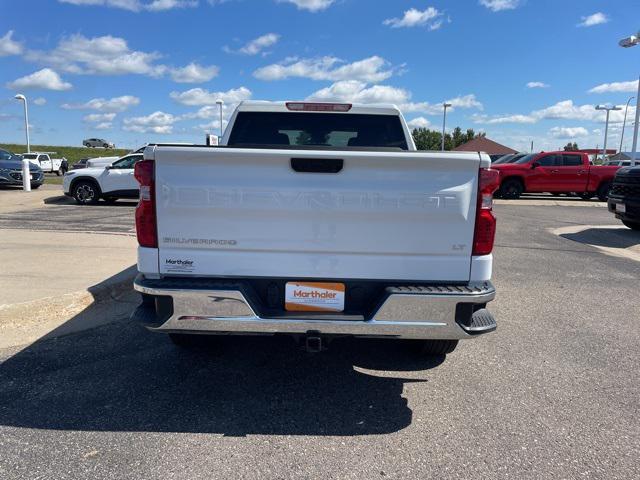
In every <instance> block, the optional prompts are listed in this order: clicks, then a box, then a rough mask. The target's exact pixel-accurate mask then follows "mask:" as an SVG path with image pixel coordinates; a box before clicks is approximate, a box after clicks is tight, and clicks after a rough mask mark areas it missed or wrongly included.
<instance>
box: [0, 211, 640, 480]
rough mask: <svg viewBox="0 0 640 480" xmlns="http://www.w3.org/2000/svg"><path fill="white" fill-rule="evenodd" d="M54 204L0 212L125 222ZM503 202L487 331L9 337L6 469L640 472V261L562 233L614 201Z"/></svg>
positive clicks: (1, 399)
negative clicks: (441, 347) (311, 348)
mask: <svg viewBox="0 0 640 480" xmlns="http://www.w3.org/2000/svg"><path fill="white" fill-rule="evenodd" d="M544 200H545V199H542V201H544ZM49 207H50V208H48V211H49V212H51V216H50V217H47V218H44V216H43V215H42V214H41V213H39V211H38V210H36V209H33V210H27V211H25V212H21V213H23V214H24V215H22V220H21V219H20V217H19V216H17V215H15V214H10V213H5V214H1V215H0V228H23V229H37V230H47V229H52V230H53V229H57V228H60V221H61V220H64V222H62V223H64V228H65V229H68V230H70V231H105V232H113V233H127V232H129V233H130V232H131V229H132V222H133V204H132V203H128V204H126V203H122V204H117V205H115V206H106V205H99V206H95V207H83V208H78V207H75V206H73V205H69V204H67V203H65V202H63V201H60V203H59V204H51V205H49ZM496 214H497V216H498V219H499V229H498V238H497V247H496V250H495V256H496V261H495V273H494V283H495V284H496V286H497V288H498V297H497V299H496V301H495V302H493V304H492V305H491V309H492V311H493V313H494V314H495V315H496V317H497V319H498V331H497V332H496V333H493V334H491V335H488V336H485V337H482V338H480V339H477V340H474V341H469V342H465V343H461V345H460V346H459V347H458V349H457V350H456V351H455V352H454V353H453V354H451V355H449V356H447V358H446V359H445V358H434V359H429V360H425V359H417V358H416V357H414V356H412V355H410V354H408V353H407V352H406V351H405V350H404V349H403V348H402V346H401V345H399V344H398V343H395V342H385V341H372V340H357V341H356V340H343V341H339V342H338V341H337V342H335V343H334V344H333V345H332V348H331V349H330V350H329V351H327V352H323V353H322V354H317V355H309V354H306V353H304V352H302V351H299V350H297V349H296V348H295V346H294V345H293V344H292V342H291V341H289V340H288V339H286V338H239V339H229V340H227V341H225V342H224V343H223V344H222V345H217V344H216V345H211V346H210V347H209V348H203V349H201V350H196V351H180V350H178V349H177V348H176V347H174V346H172V344H171V343H170V342H169V341H168V339H167V338H165V337H163V336H160V335H154V334H150V333H147V332H145V331H143V329H142V328H141V327H139V326H138V325H136V324H132V323H130V322H128V321H120V322H117V323H113V324H110V325H106V326H103V327H100V328H97V329H92V330H88V331H85V332H81V333H77V334H73V335H69V336H66V337H61V338H58V339H55V340H46V341H38V342H36V343H34V344H32V345H30V346H27V347H25V348H13V349H7V350H0V361H1V362H2V363H1V364H0V478H3V479H23V478H56V479H66V478H95V479H103V478H104V479H117V478H140V479H142V478H144V479H156V478H158V479H160V478H162V479H167V478H179V479H182V478H185V479H186V478H189V479H192V478H247V479H253V478H283V479H284V478H310V479H311V478H326V479H333V478H335V479H347V478H366V479H371V478H402V479H407V478H416V479H418V478H419V479H424V478H517V479H523V478H532V479H533V478H625V479H627V478H640V463H639V462H638V453H639V452H640V422H639V421H638V418H639V416H640V400H639V399H640V374H639V371H638V368H637V360H638V351H640V334H639V333H638V320H640V306H639V302H638V287H639V285H640V283H639V280H640V263H639V262H637V261H634V260H633V259H632V258H629V257H626V256H624V255H616V254H611V252H608V251H603V250H602V248H601V247H602V245H595V246H593V245H589V244H586V243H583V242H582V241H581V240H582V239H583V238H591V237H588V236H587V237H580V236H575V234H573V235H574V236H573V237H571V235H572V234H570V233H569V234H561V233H558V229H562V228H565V227H575V226H582V225H588V226H589V230H590V232H591V233H592V234H593V235H596V238H602V235H604V234H605V233H606V232H604V233H603V231H604V230H607V229H606V228H605V226H611V225H616V224H617V222H616V220H615V219H613V218H612V216H611V215H610V214H609V213H608V212H607V210H606V208H594V207H593V205H589V206H583V205H581V204H566V205H564V204H563V205H560V204H558V205H549V206H544V205H542V206H541V205H536V204H527V203H526V202H520V203H518V202H500V204H499V205H497V206H496ZM606 238H608V237H606ZM615 239H616V240H615V241H613V242H614V248H615V246H616V245H618V246H619V247H620V248H631V247H633V246H637V245H638V244H640V235H639V234H638V233H637V232H632V231H630V230H622V229H620V230H619V231H616V232H615ZM601 243H602V242H601ZM605 243H606V242H605ZM605 246H606V245H605Z"/></svg>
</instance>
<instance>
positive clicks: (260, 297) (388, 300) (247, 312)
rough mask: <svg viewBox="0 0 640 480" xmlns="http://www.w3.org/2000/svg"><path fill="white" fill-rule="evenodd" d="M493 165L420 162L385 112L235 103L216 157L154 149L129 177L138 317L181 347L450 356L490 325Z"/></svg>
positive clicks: (451, 158)
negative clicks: (221, 339) (213, 341)
mask: <svg viewBox="0 0 640 480" xmlns="http://www.w3.org/2000/svg"><path fill="white" fill-rule="evenodd" d="M490 165H491V160H490V158H489V156H488V155H486V154H484V153H477V152H475V153H473V152H447V153H445V152H424V151H416V148H415V145H414V143H413V139H412V137H411V133H410V131H409V129H408V128H407V125H406V123H405V121H404V118H403V117H402V115H401V113H400V111H399V110H398V109H397V107H395V106H392V105H387V106H371V105H366V106H365V105H351V104H338V103H330V104H329V103H310V102H244V103H241V104H240V105H239V107H238V108H237V109H236V111H235V112H234V114H233V115H232V117H231V119H230V122H229V126H228V127H227V129H226V131H225V133H224V136H223V137H222V141H221V144H220V145H219V146H215V147H213V146H184V145H172V144H158V145H150V146H149V147H148V148H146V149H145V151H144V160H142V161H140V162H138V163H137V164H136V165H135V177H136V179H137V180H138V182H139V183H140V200H139V204H138V207H137V209H136V229H137V237H138V243H139V247H138V270H139V274H138V276H137V278H136V280H135V282H134V287H135V289H136V290H137V291H139V292H140V293H141V294H142V303H141V304H140V306H139V307H138V308H137V309H136V310H135V312H134V313H133V314H132V317H133V318H135V319H137V320H139V321H140V322H142V323H143V324H144V325H145V326H146V327H147V328H149V329H150V330H152V331H156V332H165V333H168V334H169V335H170V336H171V338H172V340H173V341H174V342H175V343H176V344H179V345H189V344H190V343H192V341H193V339H194V338H197V337H195V336H196V335H203V334H212V335H229V334H232V335H233V334H257V335H264V334H267V335H272V334H289V335H293V336H295V337H296V338H298V339H300V340H301V341H302V342H303V344H304V345H305V346H306V348H307V350H309V351H319V350H322V349H323V348H324V345H325V343H326V340H328V339H331V338H333V337H335V336H344V335H348V336H359V337H380V338H392V339H408V340H411V341H412V343H413V344H416V343H417V344H419V345H420V347H421V349H422V352H423V353H425V354H429V355H434V354H439V355H441V354H446V353H450V352H451V351H453V349H454V348H455V347H456V345H457V343H458V340H460V339H469V338H474V337H477V336H479V335H481V334H484V333H487V332H491V331H493V330H495V328H496V322H495V319H494V318H493V316H492V315H491V313H490V312H489V311H488V310H487V308H486V306H487V303H488V302H490V301H491V300H493V298H494V296H495V289H494V287H493V285H492V284H491V281H490V279H491V271H492V261H493V257H492V254H491V252H492V249H493V241H494V234H495V225H496V221H495V217H494V215H493V213H492V198H493V197H492V195H493V192H494V191H495V189H496V188H497V186H498V175H497V172H495V171H494V170H491V169H490V168H489V167H490Z"/></svg>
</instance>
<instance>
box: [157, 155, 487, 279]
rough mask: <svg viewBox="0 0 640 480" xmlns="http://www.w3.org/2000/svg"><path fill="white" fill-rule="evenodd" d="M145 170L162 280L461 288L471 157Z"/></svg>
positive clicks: (473, 170)
mask: <svg viewBox="0 0 640 480" xmlns="http://www.w3.org/2000/svg"><path fill="white" fill-rule="evenodd" d="M147 158H149V155H147ZM154 159H155V172H156V173H155V175H156V196H157V207H156V208H157V219H158V220H157V221H158V245H159V258H158V260H159V270H160V273H161V274H163V275H171V276H179V275H189V276H193V275H197V276H216V277H218V276H224V277H227V276H232V277H233V276H237V277H271V278H273V277H280V278H293V279H372V280H373V279H379V280H383V279H384V280H415V281H468V280H469V276H470V263H471V248H472V243H473V234H474V222H475V211H476V192H477V184H478V169H479V167H480V156H479V154H477V153H460V154H438V153H426V152H389V151H384V152H378V151H335V150H331V151H324V150H280V149H277V150H276V149H244V148H224V147H221V148H220V147H218V148H217V147H210V148H202V147H185V146H175V147H174V146H158V147H156V148H155V151H154ZM292 159H299V160H297V162H302V164H304V163H305V162H308V159H320V163H322V161H325V160H330V159H339V160H342V161H343V168H342V170H341V171H340V172H338V173H300V172H296V171H294V170H293V169H292Z"/></svg>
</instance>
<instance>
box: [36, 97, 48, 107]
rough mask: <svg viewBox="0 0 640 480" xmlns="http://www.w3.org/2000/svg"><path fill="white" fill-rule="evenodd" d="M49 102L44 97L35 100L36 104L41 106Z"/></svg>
mask: <svg viewBox="0 0 640 480" xmlns="http://www.w3.org/2000/svg"><path fill="white" fill-rule="evenodd" d="M46 103H47V99H46V98H44V97H38V98H36V99H35V100H34V101H33V104H34V105H38V106H39V107H41V106H42V105H46Z"/></svg>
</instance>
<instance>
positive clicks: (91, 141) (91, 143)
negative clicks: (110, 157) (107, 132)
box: [82, 138, 116, 148]
mask: <svg viewBox="0 0 640 480" xmlns="http://www.w3.org/2000/svg"><path fill="white" fill-rule="evenodd" d="M82 145H84V146H85V147H89V148H99V147H102V148H116V146H115V145H114V144H113V142H107V141H106V140H105V139H103V138H87V139H86V140H83V141H82Z"/></svg>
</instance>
